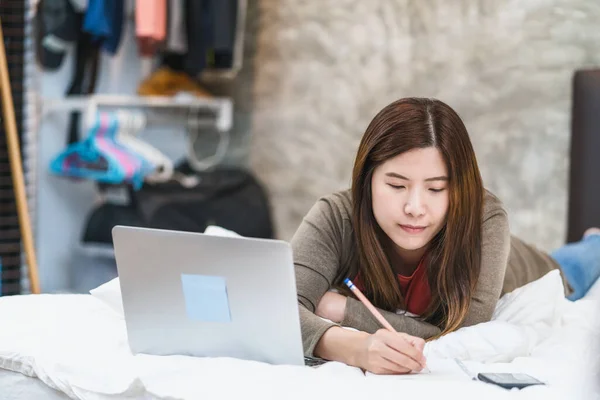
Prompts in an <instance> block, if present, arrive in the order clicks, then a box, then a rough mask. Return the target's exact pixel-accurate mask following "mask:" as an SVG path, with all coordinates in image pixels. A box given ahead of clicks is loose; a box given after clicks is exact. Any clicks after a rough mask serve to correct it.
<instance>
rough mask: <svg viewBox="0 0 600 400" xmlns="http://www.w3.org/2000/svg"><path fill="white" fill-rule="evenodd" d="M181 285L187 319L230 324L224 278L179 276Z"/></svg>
mask: <svg viewBox="0 0 600 400" xmlns="http://www.w3.org/2000/svg"><path fill="white" fill-rule="evenodd" d="M181 284H182V287H183V296H184V298H185V310H186V313H187V316H188V318H190V319H193V320H197V321H203V322H231V313H230V312H229V300H228V298H227V284H226V282H225V278H224V277H222V276H207V275H192V274H181Z"/></svg>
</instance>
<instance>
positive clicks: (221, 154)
mask: <svg viewBox="0 0 600 400" xmlns="http://www.w3.org/2000/svg"><path fill="white" fill-rule="evenodd" d="M200 121H201V118H200V111H199V110H196V113H194V112H193V111H192V110H190V111H189V112H188V120H187V128H188V135H189V137H190V140H189V141H190V143H189V146H188V162H189V164H190V167H191V168H192V169H193V170H195V171H197V172H202V171H206V170H209V169H211V168H214V167H216V166H217V165H219V164H220V163H221V162H222V161H223V160H224V159H225V155H226V154H227V149H228V147H229V141H230V137H229V131H227V130H224V131H223V130H217V133H218V135H219V142H218V143H217V148H216V150H215V153H214V154H213V155H211V156H208V157H205V158H204V159H202V160H200V159H198V156H197V154H196V141H197V140H198V137H199V136H200V129H201V127H202V125H201V123H200Z"/></svg>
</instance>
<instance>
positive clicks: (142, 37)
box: [135, 0, 167, 56]
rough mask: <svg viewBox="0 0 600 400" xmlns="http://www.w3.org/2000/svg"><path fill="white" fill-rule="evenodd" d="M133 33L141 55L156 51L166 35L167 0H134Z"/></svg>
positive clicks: (149, 54)
mask: <svg viewBox="0 0 600 400" xmlns="http://www.w3.org/2000/svg"><path fill="white" fill-rule="evenodd" d="M135 35H136V37H137V40H138V44H139V45H138V47H139V50H140V53H141V54H142V55H144V56H151V55H153V54H154V53H155V52H156V50H157V47H158V45H159V44H160V43H161V42H164V41H165V39H166V37H167V0H136V3H135Z"/></svg>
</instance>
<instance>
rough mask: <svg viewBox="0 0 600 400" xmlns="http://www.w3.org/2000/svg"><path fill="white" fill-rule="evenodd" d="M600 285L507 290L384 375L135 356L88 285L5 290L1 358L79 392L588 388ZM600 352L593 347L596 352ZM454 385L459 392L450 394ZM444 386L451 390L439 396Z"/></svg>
mask: <svg viewBox="0 0 600 400" xmlns="http://www.w3.org/2000/svg"><path fill="white" fill-rule="evenodd" d="M598 299H600V287H598V285H597V288H595V289H594V290H593V292H591V293H590V294H589V295H588V296H587V297H586V298H585V299H582V300H580V301H578V302H575V303H571V302H569V301H567V300H565V299H564V298H563V297H562V283H561V281H560V277H559V276H558V273H557V272H553V273H550V274H548V275H547V276H545V277H543V278H542V279H540V280H539V281H536V282H533V283H531V284H530V285H527V286H525V287H523V288H520V289H518V290H517V291H515V292H513V293H511V294H509V295H507V296H505V297H503V298H502V299H501V301H500V302H499V304H498V307H497V309H496V313H495V316H494V320H493V321H491V322H489V323H485V324H480V325H478V326H474V327H469V328H464V329H462V330H459V331H457V332H455V333H452V334H449V335H447V336H445V337H443V338H441V339H439V340H437V341H434V342H431V343H429V344H428V345H427V350H426V351H427V354H428V359H429V366H430V369H431V373H429V374H418V375H408V376H395V377H384V376H375V375H370V374H367V375H366V376H365V375H364V374H363V373H362V372H361V371H360V370H359V369H357V368H352V367H348V366H345V365H342V364H340V363H328V364H326V365H324V366H321V367H319V368H310V367H291V366H271V365H267V364H262V363H257V362H249V361H242V360H235V359H228V358H212V359H211V358H194V357H184V356H173V357H155V356H146V355H140V356H133V355H132V354H131V353H130V351H129V348H128V345H127V336H126V330H125V324H124V320H123V317H122V316H121V315H119V313H118V312H115V310H114V309H112V308H111V307H110V306H108V305H107V304H106V303H105V302H104V301H101V300H99V299H98V298H96V297H94V296H91V295H32V296H14V297H4V298H0V321H3V323H2V329H0V367H1V368H5V369H10V370H13V371H18V372H21V373H23V374H25V375H28V376H37V377H39V379H41V380H42V381H43V382H44V383H46V384H47V385H49V386H51V387H53V388H55V389H58V390H60V391H63V392H64V393H66V394H67V395H69V396H70V397H71V398H74V399H94V400H95V399H114V398H140V399H142V398H144V399H147V398H169V399H194V398H227V399H230V398H234V397H238V398H261V399H265V398H267V399H269V398H299V399H300V398H303V399H306V398H325V397H328V398H331V397H332V396H335V397H338V396H343V397H344V398H357V399H359V398H360V399H365V398H375V397H376V396H381V398H384V397H386V398H388V397H390V394H394V395H395V394H398V395H400V394H402V396H403V397H408V396H410V397H413V398H420V399H426V398H435V399H439V398H446V397H447V396H448V394H449V393H451V394H453V397H457V398H461V399H471V398H473V399H479V398H485V399H486V400H489V399H495V398H507V397H510V398H514V397H519V396H521V397H522V396H525V398H527V399H530V398H543V399H544V400H548V399H550V398H557V399H559V398H569V399H576V398H591V396H592V395H593V393H592V389H593V388H592V386H591V382H592V373H593V372H595V371H597V370H593V369H592V368H591V360H596V359H597V356H596V355H597V354H598V353H597V352H595V353H592V350H593V346H592V345H593V344H597V341H592V338H595V337H597V336H598V333H599V332H600V329H599V326H598V324H597V321H596V320H595V319H594V318H593V316H594V315H597V314H598V312H597V311H598V306H597V305H598V302H597V300H598ZM592 354H593V355H594V357H591V355H592ZM454 357H457V358H460V359H463V360H465V364H466V365H467V366H468V367H469V368H470V369H471V370H472V371H473V372H482V371H510V372H526V373H530V374H531V375H533V376H536V377H538V378H539V379H541V380H543V381H545V382H547V383H548V386H545V387H531V388H527V389H524V390H522V391H507V390H504V389H500V388H497V387H495V386H492V385H487V384H484V383H482V382H474V381H471V380H469V378H468V376H467V375H466V374H465V373H464V372H462V370H460V369H459V368H458V366H457V364H456V363H455V362H454V361H453V360H452V359H451V358H454ZM454 394H456V396H454ZM442 396H443V397H442Z"/></svg>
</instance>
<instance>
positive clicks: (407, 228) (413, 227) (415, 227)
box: [399, 224, 427, 235]
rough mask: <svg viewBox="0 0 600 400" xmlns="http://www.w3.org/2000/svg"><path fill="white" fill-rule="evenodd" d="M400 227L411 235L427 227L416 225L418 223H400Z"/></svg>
mask: <svg viewBox="0 0 600 400" xmlns="http://www.w3.org/2000/svg"><path fill="white" fill-rule="evenodd" d="M399 226H400V228H402V229H403V230H404V231H405V232H407V233H410V234H412V235H416V234H419V233H421V232H423V231H424V230H425V228H427V227H426V226H418V225H402V224H399Z"/></svg>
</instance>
